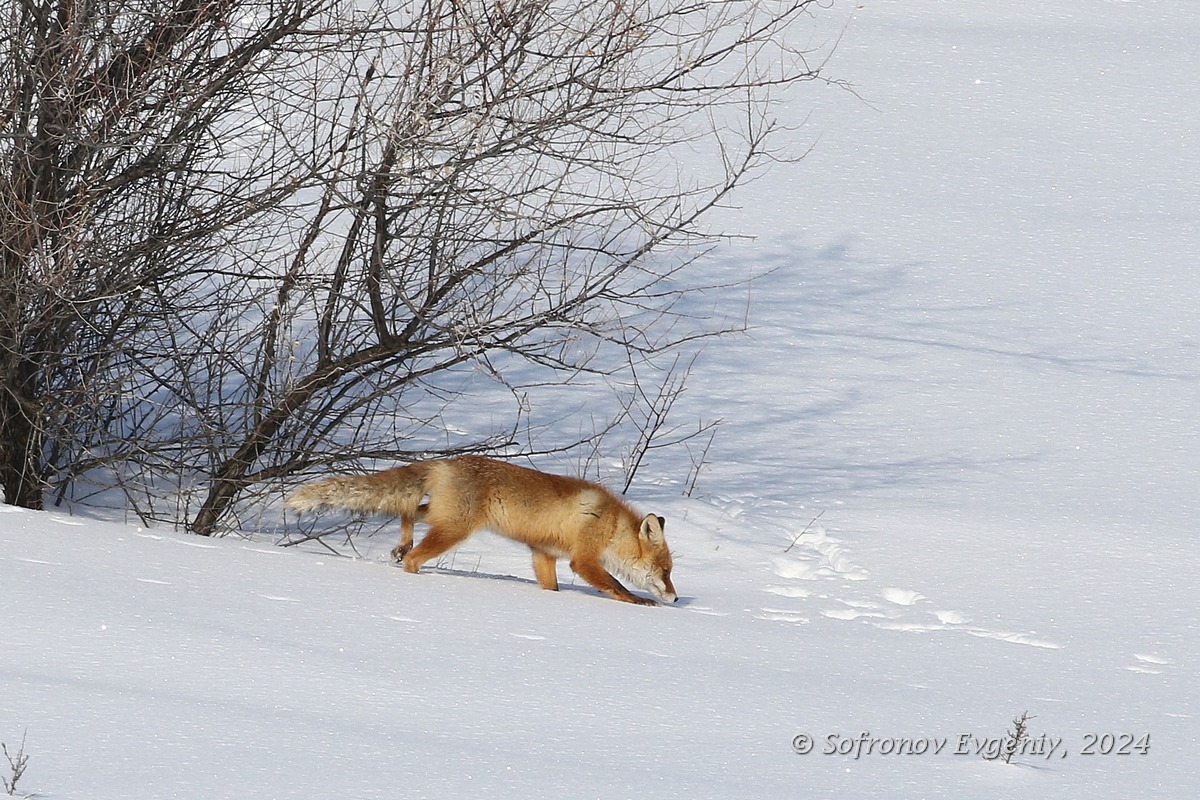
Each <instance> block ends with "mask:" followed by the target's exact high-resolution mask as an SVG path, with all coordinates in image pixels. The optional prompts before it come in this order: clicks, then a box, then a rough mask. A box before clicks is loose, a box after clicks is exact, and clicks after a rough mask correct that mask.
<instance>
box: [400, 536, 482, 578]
mask: <svg viewBox="0 0 1200 800" xmlns="http://www.w3.org/2000/svg"><path fill="white" fill-rule="evenodd" d="M472 533H473V531H472V530H471V529H470V528H467V527H463V526H459V527H451V526H448V525H447V526H443V525H434V526H433V527H432V528H430V529H429V532H428V533H426V534H425V536H424V538H422V539H421V543H420V544H419V545H417V546H416V547H414V548H413V549H412V550H409V551H408V553H406V554H405V555H404V571H405V572H416V571H418V570H419V569H421V565H422V564H424V563H425V562H426V561H428V560H429V559H431V558H437V557H438V556H440V555H441V554H442V553H444V552H446V551H447V550H449V549H451V548H452V547H454V546H455V545H457V544H459V543H461V542H462V541H463V540H464V539H466V538H467V537H468V536H470V535H471V534H472Z"/></svg>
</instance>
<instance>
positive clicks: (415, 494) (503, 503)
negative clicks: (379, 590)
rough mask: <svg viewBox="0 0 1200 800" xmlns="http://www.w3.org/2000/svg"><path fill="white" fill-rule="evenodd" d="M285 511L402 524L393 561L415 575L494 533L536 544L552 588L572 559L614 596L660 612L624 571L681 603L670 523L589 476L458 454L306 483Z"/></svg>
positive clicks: (540, 574)
mask: <svg viewBox="0 0 1200 800" xmlns="http://www.w3.org/2000/svg"><path fill="white" fill-rule="evenodd" d="M423 501H424V502H423ZM284 505H286V506H287V507H288V508H291V509H293V510H295V511H301V512H303V511H311V510H313V509H318V508H322V507H325V506H332V507H336V508H345V509H348V510H351V511H359V512H363V513H382V514H393V515H396V516H398V517H400V529H401V535H400V542H399V543H398V544H397V545H396V547H395V549H393V550H392V557H393V558H394V559H396V560H397V561H403V563H404V569H405V570H406V571H408V572H417V571H418V570H419V569H420V568H421V565H422V564H424V563H425V562H426V561H428V560H429V559H431V558H436V557H437V556H439V555H441V554H442V553H445V552H446V551H447V550H449V549H451V548H452V547H454V546H456V545H458V544H460V543H461V542H463V541H464V540H465V539H466V538H467V537H468V536H470V535H471V534H473V533H475V532H476V531H478V530H480V529H482V528H488V529H490V530H492V531H494V532H496V533H499V534H501V535H503V536H507V537H508V538H510V539H514V540H516V541H518V542H521V543H523V544H526V545H528V546H529V549H530V550H532V551H533V573H534V575H536V576H537V580H538V583H539V584H540V585H541V587H542V588H543V589H551V590H557V589H558V573H557V570H556V567H555V562H556V560H557V559H559V558H568V559H570V564H571V569H573V570H574V571H575V573H576V574H577V575H579V577H581V578H583V579H584V580H585V581H587V582H588V583H590V584H591V585H592V586H594V587H596V588H597V589H599V590H600V591H601V592H603V593H605V594H607V595H608V596H609V597H613V598H615V599H617V600H623V601H625V602H627V603H640V604H642V605H655V602H654V601H653V600H650V599H648V598H645V597H640V596H638V595H636V594H633V593H632V592H630V591H629V590H628V589H626V588H625V587H624V586H622V585H621V584H620V583H619V582H618V581H617V579H616V578H614V577H613V575H612V573H613V572H615V573H617V574H618V575H621V576H622V577H624V578H625V579H627V580H628V581H630V582H631V583H633V584H635V585H636V586H638V587H639V588H642V589H645V590H647V591H649V592H651V593H653V594H654V595H655V596H656V597H658V599H660V600H662V601H663V602H667V603H673V602H675V600H676V599H677V595H676V594H675V587H674V586H673V585H672V584H671V552H670V550H668V549H667V542H666V539H665V538H664V537H663V526H664V525H665V523H666V521H665V520H664V519H663V518H662V517H659V516H655V515H653V514H648V515H646V516H645V517H642V518H640V519H639V517H638V515H637V514H636V513H635V512H634V511H633V509H632V508H630V507H629V506H628V505H627V504H626V503H624V502H623V501H622V500H620V499H619V498H617V496H616V495H614V494H613V493H612V492H610V491H608V490H607V489H605V488H604V487H603V486H600V485H599V484H595V483H592V482H590V481H585V480H582V479H580V478H569V477H564V476H561V475H550V474H548V473H545V472H539V471H537V470H534V469H528V468H526V467H519V466H517V465H515V464H508V463H505V462H503V461H495V460H493V459H490V458H484V457H482V456H458V457H456V458H449V459H443V460H435V461H418V462H416V463H414V464H409V465H408V466H406V467H395V468H393V469H389V470H384V471H383V472H376V473H374V474H371V475H362V476H350V477H337V478H328V479H326V480H323V481H318V482H316V483H311V484H308V485H305V486H301V487H300V488H299V489H297V490H296V491H295V492H293V493H292V494H291V495H290V496H289V497H288V498H287V500H286V501H285V502H284ZM417 521H423V522H426V523H427V524H428V525H429V532H428V533H426V534H425V537H424V538H423V539H422V540H421V543H420V544H418V545H417V546H416V547H413V524H414V522H417Z"/></svg>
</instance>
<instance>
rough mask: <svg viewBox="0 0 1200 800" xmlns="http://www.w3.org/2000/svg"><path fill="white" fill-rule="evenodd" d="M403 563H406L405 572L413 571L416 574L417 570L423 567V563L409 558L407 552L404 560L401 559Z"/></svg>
mask: <svg viewBox="0 0 1200 800" xmlns="http://www.w3.org/2000/svg"><path fill="white" fill-rule="evenodd" d="M401 563H402V564H404V571H405V572H412V573H414V574H416V572H417V571H419V570H420V569H421V565H420V564H418V563H417V562H416V561H414V560H413V559H411V558H409V557H408V554H407V553H406V554H405V555H404V557H403V561H401Z"/></svg>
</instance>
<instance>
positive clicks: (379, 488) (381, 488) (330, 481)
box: [283, 462, 429, 518]
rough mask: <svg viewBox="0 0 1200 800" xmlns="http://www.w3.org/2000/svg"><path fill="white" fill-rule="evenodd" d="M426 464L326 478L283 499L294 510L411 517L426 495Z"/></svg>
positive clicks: (286, 505)
mask: <svg viewBox="0 0 1200 800" xmlns="http://www.w3.org/2000/svg"><path fill="white" fill-rule="evenodd" d="M428 474H429V468H428V466H427V464H426V463H424V462H422V463H417V464H410V465H408V466H407V467H396V468H394V469H389V470H384V471H383V472H375V473H372V474H370V475H348V476H339V477H336V478H326V479H325V480H321V481H316V482H315V483H308V484H305V485H303V486H301V487H299V488H298V489H296V490H295V491H294V492H292V493H291V494H290V495H288V497H287V499H286V500H284V501H283V504H284V506H285V507H287V508H290V509H291V510H293V511H297V512H301V513H303V512H305V511H315V510H317V509H321V508H344V509H346V510H347V511H356V512H359V513H363V514H389V515H392V516H398V517H410V518H411V517H414V516H415V515H416V514H417V509H418V507H419V506H420V504H421V499H422V498H423V497H424V496H425V480H426V477H427V476H428Z"/></svg>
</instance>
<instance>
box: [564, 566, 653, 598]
mask: <svg viewBox="0 0 1200 800" xmlns="http://www.w3.org/2000/svg"><path fill="white" fill-rule="evenodd" d="M571 569H573V570H575V574H576V575H578V576H579V577H581V578H583V579H584V580H585V581H587V582H588V583H590V584H591V585H592V586H595V587H596V588H597V589H599V590H600V591H602V592H604V593H605V594H606V595H608V596H609V597H611V598H613V599H614V600H621V601H622V602H625V603H637V604H638V605H640V606H656V605H658V603H657V602H655V601H654V600H650V599H649V598H646V597H639V596H638V595H636V594H634V593H633V592H631V591H629V590H628V589H626V588H625V587H624V586H622V585H621V584H620V583H619V582H618V581H617V579H616V578H614V577H613V576H612V575H610V574H608V570H606V569H605V568H604V566H603V565H602V564H601V563H600V561H599V560H598V559H592V558H575V559H572V560H571Z"/></svg>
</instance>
